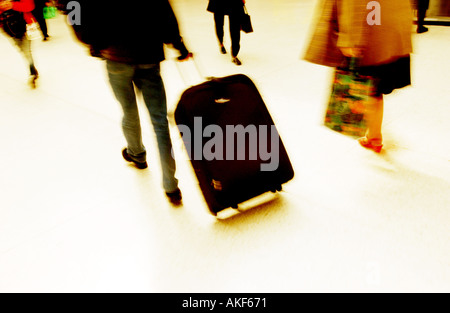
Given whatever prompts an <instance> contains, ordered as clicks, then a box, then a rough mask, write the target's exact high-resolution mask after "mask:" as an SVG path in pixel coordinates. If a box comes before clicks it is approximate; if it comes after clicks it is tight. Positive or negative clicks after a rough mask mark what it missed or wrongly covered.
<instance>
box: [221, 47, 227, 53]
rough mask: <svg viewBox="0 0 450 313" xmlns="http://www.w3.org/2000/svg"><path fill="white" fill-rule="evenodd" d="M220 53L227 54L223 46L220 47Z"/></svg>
mask: <svg viewBox="0 0 450 313" xmlns="http://www.w3.org/2000/svg"><path fill="white" fill-rule="evenodd" d="M220 52H221V53H222V54H227V49H225V47H224V46H223V45H221V46H220Z"/></svg>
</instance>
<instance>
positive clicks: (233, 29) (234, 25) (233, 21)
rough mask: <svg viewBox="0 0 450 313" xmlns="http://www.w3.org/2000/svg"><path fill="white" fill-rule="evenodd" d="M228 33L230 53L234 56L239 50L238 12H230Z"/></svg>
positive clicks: (239, 25)
mask: <svg viewBox="0 0 450 313" xmlns="http://www.w3.org/2000/svg"><path fill="white" fill-rule="evenodd" d="M230 35H231V43H232V44H231V47H232V48H231V49H232V54H233V57H234V58H236V57H237V56H238V54H239V51H240V50H241V17H240V16H239V14H230Z"/></svg>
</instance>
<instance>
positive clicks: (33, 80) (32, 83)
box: [28, 68, 39, 89]
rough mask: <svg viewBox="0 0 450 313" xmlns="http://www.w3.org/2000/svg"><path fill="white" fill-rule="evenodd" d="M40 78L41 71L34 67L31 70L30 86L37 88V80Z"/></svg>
mask: <svg viewBox="0 0 450 313" xmlns="http://www.w3.org/2000/svg"><path fill="white" fill-rule="evenodd" d="M38 78H39V73H38V72H37V71H36V69H35V68H34V69H32V70H31V76H30V79H29V81H28V84H29V85H30V87H31V88H32V89H36V87H37V85H36V82H37V80H38Z"/></svg>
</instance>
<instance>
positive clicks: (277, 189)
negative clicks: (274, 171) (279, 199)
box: [270, 185, 283, 193]
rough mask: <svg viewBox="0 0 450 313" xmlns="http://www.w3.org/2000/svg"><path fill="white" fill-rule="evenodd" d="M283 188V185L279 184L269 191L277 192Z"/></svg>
mask: <svg viewBox="0 0 450 313" xmlns="http://www.w3.org/2000/svg"><path fill="white" fill-rule="evenodd" d="M282 190H283V187H282V186H281V185H279V186H277V187H274V188H273V189H271V190H270V192H272V193H277V192H281V191H282Z"/></svg>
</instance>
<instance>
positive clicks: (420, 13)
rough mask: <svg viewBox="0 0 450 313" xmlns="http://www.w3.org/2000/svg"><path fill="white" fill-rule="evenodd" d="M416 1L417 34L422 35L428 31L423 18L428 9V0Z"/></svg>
mask: <svg viewBox="0 0 450 313" xmlns="http://www.w3.org/2000/svg"><path fill="white" fill-rule="evenodd" d="M416 1H417V33H418V34H422V33H426V32H427V31H428V28H426V27H425V26H424V25H425V17H426V16H427V11H428V9H429V8H430V0H416Z"/></svg>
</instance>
